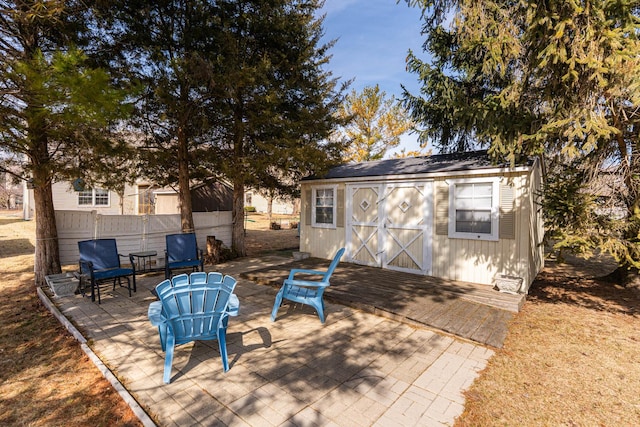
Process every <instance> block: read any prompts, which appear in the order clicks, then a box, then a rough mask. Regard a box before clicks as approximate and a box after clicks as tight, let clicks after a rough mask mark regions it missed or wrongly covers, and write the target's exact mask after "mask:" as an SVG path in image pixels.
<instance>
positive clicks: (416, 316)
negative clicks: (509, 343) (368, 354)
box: [242, 258, 524, 348]
mask: <svg viewBox="0 0 640 427" xmlns="http://www.w3.org/2000/svg"><path fill="white" fill-rule="evenodd" d="M328 265H329V261H326V260H320V259H318V258H309V259H306V260H303V261H296V262H291V263H287V264H283V265H278V266H273V267H266V268H263V269H259V270H253V271H250V272H245V273H243V274H242V276H243V277H245V278H247V279H249V280H252V281H254V282H256V283H260V284H264V285H271V286H277V287H278V288H279V287H280V286H282V281H283V280H284V279H285V278H286V277H287V276H288V274H289V271H290V270H291V269H292V268H305V269H319V270H324V269H326V268H327V266H328ZM325 300H326V301H332V302H335V303H339V304H343V305H347V306H350V307H354V308H359V309H361V310H364V311H367V312H370V313H374V314H378V315H381V316H385V317H389V318H392V319H395V320H400V321H403V322H408V323H411V324H417V325H424V326H428V327H432V328H435V329H439V330H442V331H445V332H449V333H452V334H454V335H457V336H459V337H462V338H466V339H470V340H473V341H476V342H479V343H482V344H487V345H490V346H493V347H496V348H501V347H502V345H503V344H504V340H505V338H506V335H507V330H508V323H509V320H511V318H512V317H513V314H514V313H515V312H517V311H518V310H519V309H520V307H521V306H522V304H523V303H524V296H523V295H512V294H506V293H501V292H498V291H496V290H493V289H491V287H490V286H486V285H476V284H473V283H466V282H454V281H448V280H442V279H437V278H434V277H428V276H419V275H415V274H409V273H402V272H398V271H391V270H385V269H380V268H373V267H366V266H361V265H355V264H349V263H345V262H342V263H340V264H339V265H338V268H337V269H336V271H335V272H334V274H333V276H332V278H331V286H330V287H329V288H327V290H326V291H325Z"/></svg>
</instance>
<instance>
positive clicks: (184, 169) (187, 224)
mask: <svg viewBox="0 0 640 427" xmlns="http://www.w3.org/2000/svg"><path fill="white" fill-rule="evenodd" d="M178 205H179V207H180V222H181V226H182V232H183V233H193V232H195V226H194V224H193V208H192V205H191V189H190V188H189V146H188V141H187V137H186V135H185V132H184V129H183V128H182V127H180V128H179V129H178Z"/></svg>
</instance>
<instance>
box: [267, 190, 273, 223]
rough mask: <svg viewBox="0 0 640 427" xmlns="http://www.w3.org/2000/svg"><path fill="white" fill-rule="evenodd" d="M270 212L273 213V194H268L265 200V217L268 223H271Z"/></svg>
mask: <svg viewBox="0 0 640 427" xmlns="http://www.w3.org/2000/svg"><path fill="white" fill-rule="evenodd" d="M272 214H273V196H272V195H271V194H269V199H268V201H267V218H268V219H269V224H271V217H272Z"/></svg>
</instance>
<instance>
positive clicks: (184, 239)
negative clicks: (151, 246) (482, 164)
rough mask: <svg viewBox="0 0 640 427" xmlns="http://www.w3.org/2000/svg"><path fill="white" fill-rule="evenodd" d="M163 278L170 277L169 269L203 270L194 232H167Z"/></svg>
mask: <svg viewBox="0 0 640 427" xmlns="http://www.w3.org/2000/svg"><path fill="white" fill-rule="evenodd" d="M166 244H167V248H166V250H165V259H166V262H165V266H164V278H165V279H168V278H169V277H171V271H172V270H177V269H181V268H191V271H204V257H203V254H202V251H201V250H198V243H197V242H196V234H195V233H180V234H169V235H167V236H166Z"/></svg>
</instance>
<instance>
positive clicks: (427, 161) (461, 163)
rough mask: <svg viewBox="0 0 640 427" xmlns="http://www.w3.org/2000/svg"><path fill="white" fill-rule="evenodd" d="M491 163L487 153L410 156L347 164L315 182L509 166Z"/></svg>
mask: <svg viewBox="0 0 640 427" xmlns="http://www.w3.org/2000/svg"><path fill="white" fill-rule="evenodd" d="M507 166H508V165H506V164H503V165H496V164H494V163H492V161H491V159H490V158H489V155H488V154H487V151H486V150H483V151H472V152H466V153H451V154H436V155H433V156H422V157H407V158H403V159H388V160H379V161H375V162H363V163H348V164H344V165H340V166H336V167H334V168H332V169H330V170H329V172H327V174H326V175H324V176H321V177H310V178H306V179H307V180H313V179H331V178H359V177H367V176H387V175H413V174H426V173H449V172H457V171H468V170H477V169H491V168H496V167H507Z"/></svg>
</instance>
